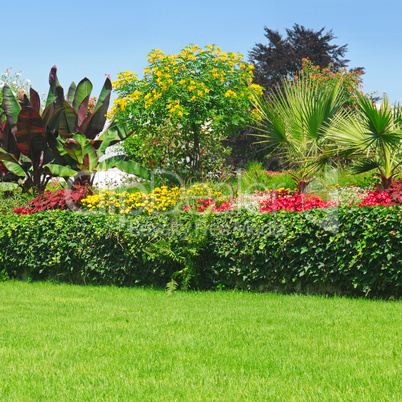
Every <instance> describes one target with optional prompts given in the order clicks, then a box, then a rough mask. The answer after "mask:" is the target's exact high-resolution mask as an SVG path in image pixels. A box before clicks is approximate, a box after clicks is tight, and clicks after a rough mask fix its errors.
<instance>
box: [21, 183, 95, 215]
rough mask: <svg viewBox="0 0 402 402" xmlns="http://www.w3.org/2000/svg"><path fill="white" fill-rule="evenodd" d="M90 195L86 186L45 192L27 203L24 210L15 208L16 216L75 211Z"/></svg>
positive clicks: (89, 190)
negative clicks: (57, 210) (67, 210)
mask: <svg viewBox="0 0 402 402" xmlns="http://www.w3.org/2000/svg"><path fill="white" fill-rule="evenodd" d="M90 193H91V189H90V188H89V187H87V186H78V185H76V186H74V189H72V190H68V189H66V188H62V189H60V190H57V191H56V192H53V191H46V192H44V193H43V194H41V195H40V196H38V197H36V198H34V199H33V200H32V201H29V202H28V203H27V204H26V206H25V208H23V207H22V208H21V207H20V208H15V209H14V212H15V213H16V214H17V215H22V214H33V213H37V212H41V211H49V210H53V209H61V210H64V209H77V208H78V207H80V206H81V200H82V199H84V198H86V197H87V196H88V194H90Z"/></svg>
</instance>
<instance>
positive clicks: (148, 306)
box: [0, 281, 402, 401]
mask: <svg viewBox="0 0 402 402" xmlns="http://www.w3.org/2000/svg"><path fill="white" fill-rule="evenodd" d="M0 300H1V302H0V322H1V330H0V367H1V370H0V399H1V400H24V401H25V400H57V399H60V400H141V399H144V400H163V401H170V400H230V401H232V400H278V399H279V400H309V399H313V400H401V399H402V391H401V389H402V387H401V386H402V384H401V377H400V373H401V372H402V346H401V345H402V342H401V327H402V314H401V313H402V306H401V304H400V303H398V302H393V301H391V302H386V301H372V300H361V299H358V300H357V299H346V298H323V297H313V296H296V295H294V296H286V295H276V294H251V293H241V292H215V293H214V292H205V293H197V292H188V293H185V292H176V293H173V294H172V295H171V296H168V295H167V294H166V292H163V291H156V290H145V289H128V288H123V289H122V288H113V287H99V288H95V287H78V286H69V285H55V284H49V283H33V284H29V283H23V282H13V281H9V282H4V283H0Z"/></svg>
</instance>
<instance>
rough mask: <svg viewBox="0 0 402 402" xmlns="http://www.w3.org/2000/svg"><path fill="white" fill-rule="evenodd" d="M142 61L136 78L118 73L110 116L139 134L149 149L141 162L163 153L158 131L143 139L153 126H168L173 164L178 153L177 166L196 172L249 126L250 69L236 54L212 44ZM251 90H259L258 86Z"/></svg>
mask: <svg viewBox="0 0 402 402" xmlns="http://www.w3.org/2000/svg"><path fill="white" fill-rule="evenodd" d="M148 62H149V66H148V67H147V68H146V69H145V70H144V78H143V79H142V80H139V79H138V78H137V75H136V74H135V73H130V72H128V71H126V72H124V73H120V74H119V75H118V77H117V78H118V80H117V82H114V83H113V86H114V88H115V89H116V91H117V93H118V94H119V96H118V98H117V99H116V100H115V103H114V105H113V106H112V110H111V113H110V115H111V116H113V117H114V118H115V119H116V121H118V122H122V121H124V122H126V121H127V122H128V124H129V127H130V129H133V130H138V129H139V130H140V131H139V135H142V134H145V140H146V141H147V143H148V146H149V150H145V155H144V158H146V159H147V160H148V161H152V160H153V159H154V158H153V156H154V154H155V153H156V154H158V155H161V154H162V153H163V151H161V150H160V148H161V147H162V146H163V141H162V140H161V139H160V136H161V135H162V134H163V130H162V131H160V132H159V138H157V139H156V140H154V141H153V142H150V141H149V137H152V135H155V134H152V133H155V130H154V126H156V127H160V126H162V127H165V129H166V128H169V129H170V126H169V124H170V125H172V126H173V127H174V129H175V131H176V135H177V137H178V139H176V141H175V142H174V143H175V144H176V145H175V146H171V150H174V152H173V153H174V156H173V161H174V162H175V161H176V160H178V159H179V158H180V157H181V155H183V156H184V159H183V160H182V161H181V163H182V164H187V168H188V169H190V170H191V172H192V173H193V174H200V172H204V171H206V169H207V166H204V162H205V161H207V160H208V159H210V158H216V157H218V158H219V157H222V151H223V148H222V145H221V144H220V141H221V139H222V138H223V137H224V136H227V135H228V134H229V133H230V132H232V131H234V129H236V128H237V127H242V126H243V127H244V126H245V125H246V124H247V123H248V122H249V87H248V84H249V83H250V82H251V81H252V77H253V73H252V68H253V66H251V65H248V64H247V63H245V62H244V61H243V57H242V56H241V55H240V54H235V53H225V52H221V50H220V48H219V47H215V46H213V45H209V46H207V47H206V49H202V48H199V47H198V46H196V45H190V46H187V47H185V48H184V49H183V50H182V51H181V52H180V53H179V54H177V55H169V56H165V54H164V53H163V52H161V51H160V49H157V50H153V51H152V52H151V53H150V54H149V55H148ZM254 89H255V90H256V91H259V92H261V88H260V87H259V86H254ZM147 130H150V133H149V134H146V132H147ZM137 143H138V142H136V144H137ZM155 148H157V149H155ZM172 148H174V149H172ZM135 152H137V153H138V152H140V149H138V148H137V149H136V150H135ZM176 153H177V155H176ZM170 157H171V156H169V158H168V160H165V161H164V168H166V167H167V166H166V163H167V162H169V164H170V166H171V165H172V161H170V160H169V159H170ZM186 158H188V160H186ZM158 160H159V161H160V160H161V158H158Z"/></svg>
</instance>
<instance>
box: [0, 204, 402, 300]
mask: <svg viewBox="0 0 402 402" xmlns="http://www.w3.org/2000/svg"><path fill="white" fill-rule="evenodd" d="M401 221H402V207H400V206H393V207H382V206H377V207H362V208H356V207H346V208H327V209H316V210H314V209H312V210H309V211H304V212H301V213H297V212H277V213H252V212H247V211H245V210H243V211H239V210H233V211H227V212H226V213H217V214H212V213H211V214H208V213H204V214H194V215H191V214H179V215H178V216H176V215H168V214H159V215H154V216H142V215H140V216H133V217H130V218H122V217H119V216H114V215H101V214H84V213H71V212H63V211H48V212H45V213H39V214H35V215H23V216H14V215H8V214H4V215H1V216H0V265H1V266H2V268H3V269H5V272H7V274H8V275H9V276H10V278H23V277H28V276H29V277H31V278H32V279H33V280H39V279H42V280H43V279H49V278H50V279H54V280H58V281H67V282H73V283H86V284H88V283H93V284H115V285H119V286H126V285H130V286H135V285H137V286H138V285H154V286H159V287H165V286H166V284H167V283H168V282H170V281H171V280H172V279H174V280H175V281H176V282H177V283H178V284H181V287H182V288H188V287H189V286H190V285H191V287H192V288H195V289H215V288H216V287H217V286H226V287H228V288H233V287H237V288H244V289H250V290H281V291H302V292H304V291H324V292H329V293H331V292H335V293H344V294H349V295H369V296H382V297H383V296H388V297H389V296H392V295H393V296H395V297H399V296H400V295H401V293H402V250H401V247H400V244H401V241H402V232H401V229H400V228H401Z"/></svg>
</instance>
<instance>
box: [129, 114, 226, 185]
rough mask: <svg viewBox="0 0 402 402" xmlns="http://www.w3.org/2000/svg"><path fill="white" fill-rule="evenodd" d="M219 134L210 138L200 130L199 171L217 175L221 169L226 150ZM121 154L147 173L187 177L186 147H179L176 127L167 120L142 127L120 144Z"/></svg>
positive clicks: (222, 134) (220, 133) (180, 144)
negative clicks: (149, 171)
mask: <svg viewBox="0 0 402 402" xmlns="http://www.w3.org/2000/svg"><path fill="white" fill-rule="evenodd" d="M224 139H225V135H224V133H223V132H216V133H214V134H213V135H211V133H209V130H208V129H206V128H204V127H203V128H201V131H200V148H201V151H200V160H201V167H202V172H217V171H219V170H220V169H222V167H223V165H224V162H225V157H226V156H227V155H229V153H230V148H228V147H226V148H225V147H224V146H223V145H222V141H223V140H224ZM124 151H125V152H126V153H127V155H128V157H129V158H130V159H133V160H136V161H138V162H139V163H141V164H142V165H143V166H147V167H148V168H149V169H150V170H158V171H165V172H170V175H171V176H172V177H173V175H172V173H173V174H174V175H176V174H177V175H178V176H179V177H185V178H188V177H189V176H191V174H192V171H191V166H189V164H188V163H187V160H186V158H187V157H188V155H189V149H188V147H186V146H184V145H183V138H182V136H181V134H180V133H179V131H178V128H177V126H175V125H174V124H172V122H171V121H166V122H164V123H162V125H161V126H151V125H144V126H143V127H139V128H138V129H137V130H136V131H135V132H134V133H133V134H132V135H131V136H130V137H129V138H127V139H126V140H125V141H124Z"/></svg>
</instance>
